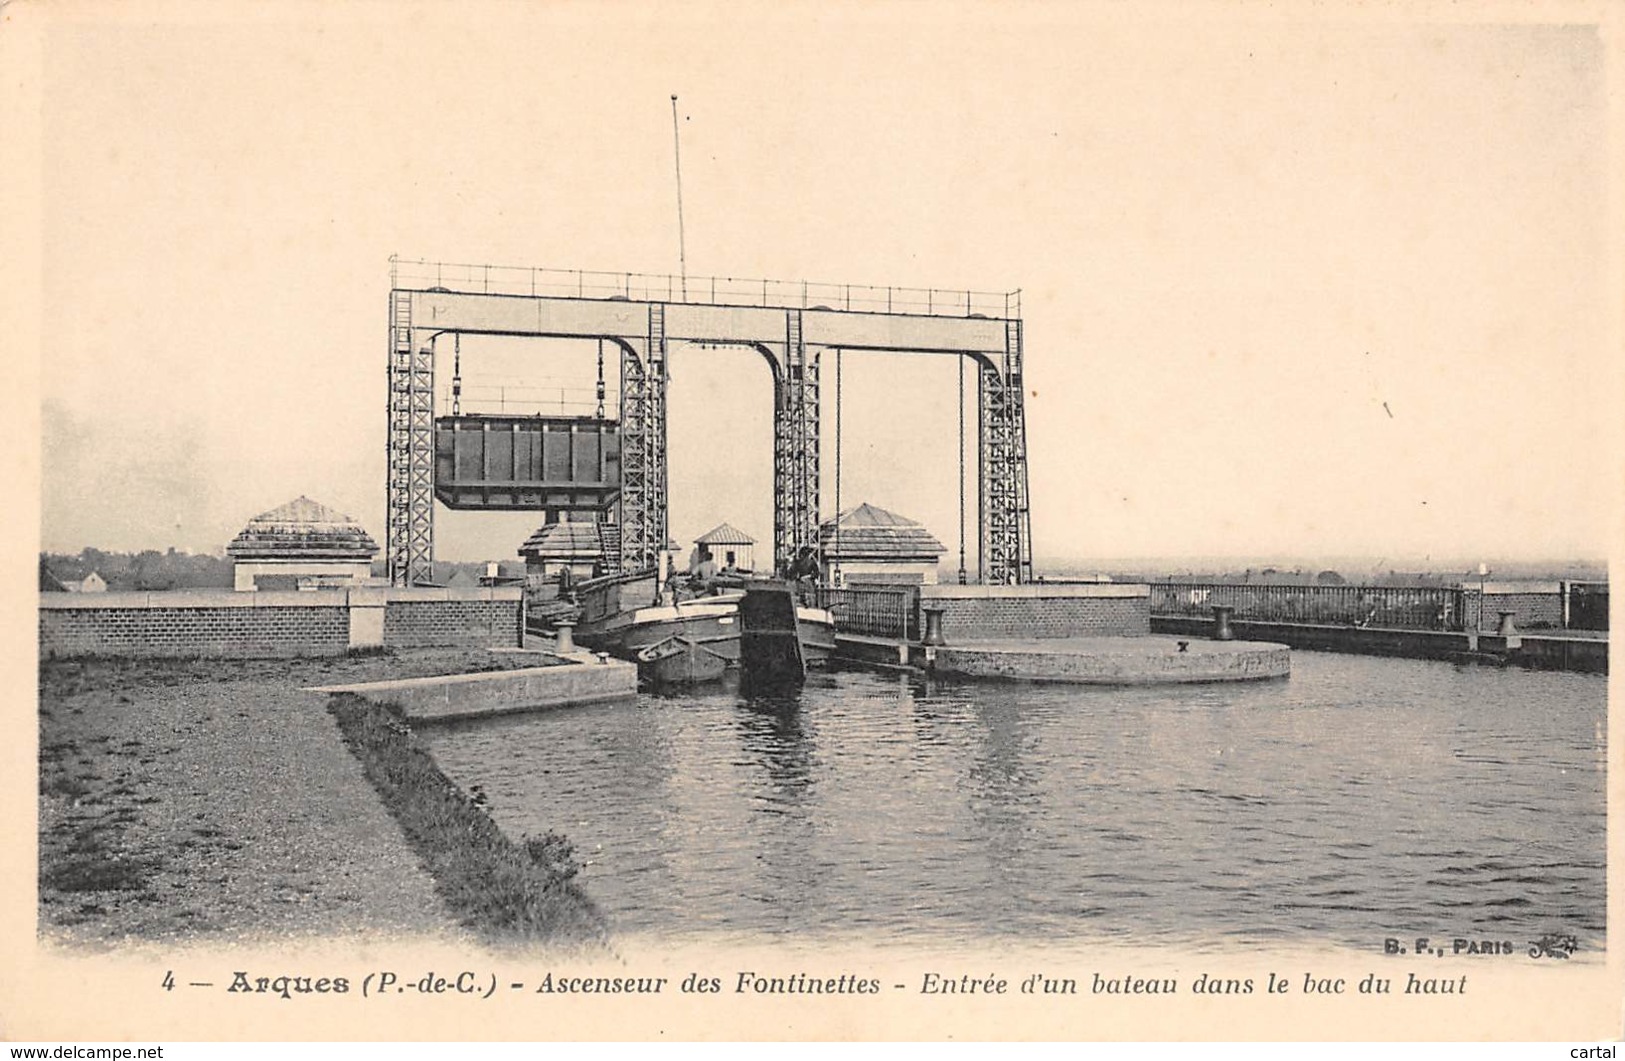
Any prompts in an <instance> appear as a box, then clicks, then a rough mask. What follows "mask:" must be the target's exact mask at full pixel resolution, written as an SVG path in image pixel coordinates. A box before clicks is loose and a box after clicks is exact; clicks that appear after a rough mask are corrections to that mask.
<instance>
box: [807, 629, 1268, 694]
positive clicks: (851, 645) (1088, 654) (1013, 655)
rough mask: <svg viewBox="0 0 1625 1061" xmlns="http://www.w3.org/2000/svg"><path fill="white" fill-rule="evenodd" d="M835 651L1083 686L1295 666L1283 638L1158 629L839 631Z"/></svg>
mask: <svg viewBox="0 0 1625 1061" xmlns="http://www.w3.org/2000/svg"><path fill="white" fill-rule="evenodd" d="M1181 645H1183V646H1184V648H1183V649H1182V648H1181V647H1180V646H1181ZM836 651H837V654H838V655H839V656H840V658H842V659H845V660H849V661H852V662H859V663H865V664H868V665H871V666H886V667H908V668H911V669H920V670H926V671H930V672H931V673H934V674H939V675H955V676H960V677H967V678H996V679H1005V680H1014V681H1032V682H1065V683H1072V684H1078V685H1163V684H1169V685H1178V684H1188V683H1201V682H1231V681H1256V680H1261V679H1268V678H1284V677H1287V676H1288V675H1289V674H1290V673H1291V669H1292V663H1291V652H1290V650H1289V649H1288V648H1287V646H1285V645H1281V644H1273V643H1269V642H1261V641H1205V640H1197V639H1194V638H1177V637H1156V636H1135V637H1058V638H1043V639H1040V640H1013V639H1002V638H1001V639H994V638H987V639H976V640H956V641H955V642H954V643H953V644H951V645H938V646H928V645H920V644H910V643H907V642H902V641H888V640H886V639H883V638H874V637H863V638H857V637H847V636H844V635H843V636H840V637H837V638H836Z"/></svg>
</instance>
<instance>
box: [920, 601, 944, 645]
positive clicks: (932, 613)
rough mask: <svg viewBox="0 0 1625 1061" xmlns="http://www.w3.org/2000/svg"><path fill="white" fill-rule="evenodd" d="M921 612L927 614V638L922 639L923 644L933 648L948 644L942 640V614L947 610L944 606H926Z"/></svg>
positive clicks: (923, 606)
mask: <svg viewBox="0 0 1625 1061" xmlns="http://www.w3.org/2000/svg"><path fill="white" fill-rule="evenodd" d="M920 610H921V611H923V612H924V613H925V637H924V638H922V639H921V644H925V645H930V646H931V647H933V648H936V647H938V646H940V645H945V644H947V642H946V641H944V640H943V639H942V613H943V611H944V610H945V609H944V608H943V606H942V605H940V604H926V605H922V606H921V608H920Z"/></svg>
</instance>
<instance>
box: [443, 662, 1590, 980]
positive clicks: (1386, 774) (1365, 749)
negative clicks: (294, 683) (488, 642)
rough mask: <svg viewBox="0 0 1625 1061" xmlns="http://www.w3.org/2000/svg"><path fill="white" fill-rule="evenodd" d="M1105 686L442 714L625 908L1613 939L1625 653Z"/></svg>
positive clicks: (538, 822)
mask: <svg viewBox="0 0 1625 1061" xmlns="http://www.w3.org/2000/svg"><path fill="white" fill-rule="evenodd" d="M1292 666H1293V673H1292V677H1291V678H1290V679H1288V680H1285V681H1273V682H1265V683H1249V684H1238V685H1205V686H1186V687H1165V688H1158V689H1106V688H1088V687H1077V686H1073V687H1068V686H1040V685H1004V684H980V683H978V684H969V683H967V684H945V683H940V682H938V683H934V684H930V685H926V684H922V683H921V682H919V681H918V680H915V681H913V682H912V683H911V682H910V681H909V680H906V679H902V678H898V677H892V676H883V675H878V674H874V673H870V672H864V671H849V672H841V673H832V674H825V675H818V676H815V677H814V678H813V679H812V680H811V681H810V682H809V684H808V685H807V687H806V688H805V689H804V690H803V691H802V692H801V694H800V695H799V697H798V698H796V699H794V700H788V701H784V700H781V701H758V702H752V701H747V700H745V699H743V698H741V697H740V696H739V694H738V691H737V689H736V688H734V687H732V686H731V685H716V686H712V687H709V688H706V689H703V690H702V691H699V692H693V693H689V694H685V695H681V696H673V697H656V696H647V695H645V696H640V697H639V698H638V699H637V700H635V701H623V702H621V703H617V704H604V705H596V706H585V707H576V708H567V709H559V710H553V711H547V712H541V713H538V714H532V715H523V716H509V717H504V718H497V719H489V720H483V721H473V722H465V723H460V724H457V725H453V726H447V727H437V728H429V729H426V730H425V731H424V736H425V738H426V739H427V740H428V742H429V744H430V746H431V748H432V750H433V752H434V754H435V756H436V758H437V760H438V761H439V762H440V764H441V766H442V768H443V769H444V770H445V771H446V773H447V774H448V775H450V776H451V777H452V778H453V779H454V780H455V781H457V782H458V783H459V784H461V785H462V786H464V787H465V788H467V787H469V786H472V785H476V784H477V785H480V786H482V787H483V788H484V789H485V790H486V792H487V794H488V796H489V798H490V801H491V806H490V809H491V811H492V814H493V816H494V817H495V818H496V820H497V821H498V823H499V824H501V826H502V827H503V829H504V830H505V831H506V832H508V833H509V835H510V836H513V837H515V838H518V837H519V836H521V835H523V834H527V833H531V834H535V833H540V832H543V831H545V830H547V829H550V828H551V829H557V830H559V831H562V832H564V833H566V834H568V836H569V837H570V839H571V840H572V841H574V842H575V844H576V847H577V851H578V855H579V857H580V858H582V859H583V860H587V861H589V862H590V865H588V866H587V867H586V868H585V869H584V870H583V872H582V880H583V881H584V883H585V884H586V886H587V890H588V893H589V894H590V895H591V896H592V897H593V898H594V899H595V900H596V901H597V902H598V903H599V905H600V906H601V907H602V908H603V909H604V910H605V911H606V912H607V913H608V914H609V915H610V918H611V921H612V923H613V925H614V927H615V928H616V929H617V930H620V931H623V932H650V933H660V934H673V935H685V936H693V935H704V934H706V933H708V932H719V931H726V932H729V933H750V934H758V935H760V934H766V935H772V934H778V933H796V934H798V935H818V934H821V933H823V934H831V935H834V934H840V935H849V934H852V933H864V934H866V935H881V936H884V935H886V934H888V933H895V934H908V935H909V936H910V937H912V938H922V937H936V936H941V937H957V938H964V937H966V936H984V935H1003V936H1009V937H1013V938H1026V939H1054V938H1060V937H1079V938H1099V937H1117V938H1122V939H1129V938H1133V939H1137V940H1145V941H1148V942H1166V943H1182V944H1192V943H1194V944H1197V945H1202V944H1207V943H1224V942H1225V941H1231V942H1235V941H1256V942H1274V943H1279V942H1304V943H1319V942H1329V943H1340V944H1347V945H1353V946H1360V947H1365V948H1369V947H1371V946H1372V945H1374V944H1376V945H1380V942H1381V940H1382V938H1383V937H1386V936H1396V937H1402V938H1403V937H1411V936H1416V935H1425V936H1431V937H1438V938H1450V937H1456V936H1477V937H1482V938H1491V939H1502V938H1506V939H1512V940H1516V941H1518V942H1520V943H1527V941H1528V940H1530V939H1533V938H1535V937H1536V936H1538V935H1544V934H1546V933H1550V932H1565V933H1571V934H1575V935H1577V936H1579V937H1580V938H1581V939H1582V940H1583V941H1588V942H1589V944H1590V945H1591V946H1594V947H1600V946H1601V942H1602V934H1603V907H1604V889H1603V881H1604V847H1605V833H1604V787H1605V786H1604V773H1603V762H1604V743H1603V735H1604V730H1605V725H1606V703H1605V701H1606V681H1605V680H1604V679H1602V678H1599V677H1595V676H1591V675H1576V674H1553V673H1535V672H1528V671H1520V670H1498V669H1493V668H1486V667H1456V666H1453V665H1451V664H1446V663H1435V662H1425V661H1416V660H1391V659H1375V658H1370V657H1362V656H1338V655H1327V654H1319V653H1312V652H1295V653H1293V661H1292Z"/></svg>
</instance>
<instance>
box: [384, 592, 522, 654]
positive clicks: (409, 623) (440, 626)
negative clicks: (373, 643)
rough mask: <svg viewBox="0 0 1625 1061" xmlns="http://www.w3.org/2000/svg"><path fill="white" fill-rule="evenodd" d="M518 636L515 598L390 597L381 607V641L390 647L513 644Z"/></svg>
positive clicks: (516, 641) (517, 614) (517, 607)
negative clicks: (392, 598)
mask: <svg viewBox="0 0 1625 1061" xmlns="http://www.w3.org/2000/svg"><path fill="white" fill-rule="evenodd" d="M519 636H520V635H519V602H518V601H517V600H495V601H484V600H452V601H398V600H392V601H390V602H389V604H388V606H387V607H386V608H385V610H384V644H385V645H388V646H389V647H391V648H424V647H428V646H435V645H467V646H475V647H483V646H486V645H512V644H516V643H518V640H519Z"/></svg>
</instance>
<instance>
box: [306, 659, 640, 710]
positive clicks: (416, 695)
mask: <svg viewBox="0 0 1625 1061" xmlns="http://www.w3.org/2000/svg"><path fill="white" fill-rule="evenodd" d="M310 692H314V693H326V694H333V693H353V694H355V695H356V696H361V697H365V698H366V699H368V700H372V701H374V702H377V703H393V704H398V705H399V706H400V708H401V709H402V710H403V711H404V712H405V713H406V717H407V719H408V720H409V721H412V722H430V721H444V720H447V719H455V718H477V717H483V716H488V715H502V714H510V713H513V712H516V711H532V710H537V709H540V708H549V707H566V706H570V705H574V704H590V703H598V702H600V701H604V700H619V699H623V698H625V697H631V696H636V695H637V692H638V668H637V666H636V664H632V663H622V662H620V661H618V660H609V661H600V660H597V659H592V658H591V657H587V659H585V660H583V659H572V660H571V661H569V662H560V663H556V664H554V665H552V666H543V667H525V668H522V669H519V670H499V671H482V672H480V673H477V674H447V675H442V676H439V677H432V678H401V679H397V680H395V681H381V682H361V683H358V684H354V685H323V686H317V687H315V688H312V689H311V690H310Z"/></svg>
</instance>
